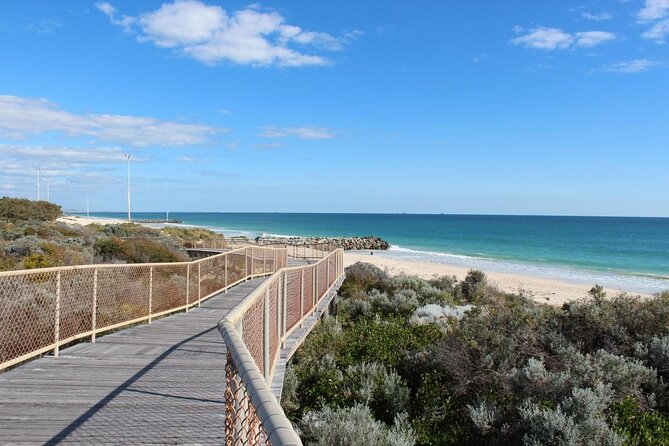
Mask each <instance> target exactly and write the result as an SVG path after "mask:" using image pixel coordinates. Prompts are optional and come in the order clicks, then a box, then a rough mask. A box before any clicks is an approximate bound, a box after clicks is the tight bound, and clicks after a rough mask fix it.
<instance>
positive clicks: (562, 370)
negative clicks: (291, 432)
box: [285, 265, 669, 446]
mask: <svg viewBox="0 0 669 446" xmlns="http://www.w3.org/2000/svg"><path fill="white" fill-rule="evenodd" d="M348 280H349V278H347V281H348ZM351 280H352V281H353V283H352V284H348V283H346V282H345V287H346V288H347V293H346V295H343V296H342V299H341V300H340V305H339V310H340V311H339V315H338V320H336V321H334V320H328V321H325V322H324V323H323V324H320V325H318V326H317V327H316V328H315V329H314V330H313V332H312V334H310V335H309V337H307V339H306V341H305V343H304V344H303V345H302V346H301V347H300V349H299V350H298V351H297V353H296V354H295V356H294V357H293V363H292V365H291V370H293V371H294V374H295V379H294V380H293V378H290V379H291V380H292V381H293V384H291V385H292V386H296V389H297V390H295V391H293V390H291V391H290V395H292V396H291V397H290V398H289V399H288V400H289V401H290V402H289V404H288V405H287V406H285V407H286V410H287V413H288V415H289V416H290V417H291V419H292V420H294V421H295V422H296V423H297V424H298V425H300V426H304V427H305V429H307V428H306V425H307V424H309V425H310V426H311V427H309V428H308V429H311V428H312V427H313V425H311V424H310V423H309V420H311V421H313V420H318V419H320V418H318V417H316V418H312V417H313V416H314V414H321V413H326V412H327V413H328V414H333V413H337V414H339V415H338V416H339V417H341V418H344V415H343V414H347V415H346V417H348V416H350V413H351V412H352V410H353V407H357V408H358V409H357V412H356V414H357V416H359V417H361V418H360V419H363V418H364V419H366V420H368V421H369V420H371V421H373V422H374V423H379V426H392V425H393V424H394V418H395V417H396V416H398V415H397V414H400V415H401V414H403V413H406V419H407V420H408V422H410V424H411V426H412V432H413V438H414V439H415V441H416V443H417V444H418V445H421V446H422V445H468V444H560V445H562V444H567V445H586V444H604V445H607V444H608V445H617V444H623V443H625V444H666V443H667V442H666V441H664V439H665V438H666V437H667V436H668V435H669V430H668V425H667V420H668V419H669V392H668V390H667V385H666V380H667V367H668V365H669V293H664V294H659V295H657V296H655V297H654V298H650V299H641V298H638V297H633V296H628V295H620V296H613V297H608V296H607V297H594V298H593V297H590V298H589V299H582V300H580V301H574V302H571V303H569V304H567V305H564V306H563V307H562V308H557V307H553V306H548V305H544V304H538V303H535V302H532V301H529V300H527V299H525V298H523V297H521V296H517V295H513V294H507V293H504V292H501V291H499V290H497V289H495V288H493V287H491V286H489V285H487V283H486V280H485V276H484V275H482V274H477V273H475V272H472V273H471V274H470V277H469V280H465V281H463V282H462V283H457V282H454V281H452V280H449V279H444V280H443V282H439V279H432V280H430V281H427V280H423V279H420V278H417V277H411V276H403V277H397V278H389V277H387V274H385V272H383V271H381V270H378V268H373V267H369V268H368V267H365V266H362V265H357V266H356V268H355V273H354V277H353V278H352V279H351ZM465 282H467V284H466V285H464V288H463V283H465ZM602 292H603V290H602ZM432 299H434V301H432ZM378 383H383V384H382V385H381V384H378ZM333 388H336V389H338V390H336V391H335V390H333ZM398 395H399V396H398ZM403 395H408V396H407V397H406V398H405V397H404V396H403ZM291 404H292V406H291ZM363 412H364V413H367V414H369V415H370V416H371V418H369V417H367V416H365V417H362V416H361V415H360V414H361V413H363ZM307 414H309V416H307ZM333 417H334V415H333ZM371 421H370V422H371ZM349 422H351V423H353V424H354V425H356V426H359V424H355V422H353V421H351V420H349ZM305 423H306V424H305ZM316 424H318V423H316ZM308 429H307V430H305V431H304V436H303V438H304V439H305V443H306V444H319V443H316V441H318V440H316V437H315V436H309V435H312V434H314V433H315V431H311V430H309V431H308ZM368 429H370V430H373V429H374V427H372V426H371V425H368ZM307 431H308V432H310V434H308V435H307ZM319 432H320V431H319ZM333 435H334V434H333ZM360 435H362V436H360V437H359V438H361V439H362V441H366V440H365V438H366V437H364V435H363V434H360ZM319 438H320V437H319ZM328 438H329V439H330V438H334V439H335V440H332V441H340V440H341V437H328ZM649 438H652V440H648V439H649ZM655 439H660V440H655ZM324 441H325V440H324ZM342 441H345V440H342ZM663 441H664V443H663ZM323 444H325V443H323ZM328 444H330V443H328ZM333 444H338V443H333ZM342 444H348V443H345V442H344V443H342ZM350 444H361V442H360V441H359V440H358V439H357V438H356V440H355V441H352V443H350Z"/></svg>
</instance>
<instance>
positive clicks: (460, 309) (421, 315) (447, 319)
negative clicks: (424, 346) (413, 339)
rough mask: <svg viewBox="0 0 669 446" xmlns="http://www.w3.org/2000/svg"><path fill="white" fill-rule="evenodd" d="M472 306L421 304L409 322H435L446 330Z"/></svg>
mask: <svg viewBox="0 0 669 446" xmlns="http://www.w3.org/2000/svg"><path fill="white" fill-rule="evenodd" d="M472 308H474V307H473V306H472V305H462V306H455V307H451V306H450V305H448V304H446V305H444V306H440V305H436V304H428V305H423V306H422V307H419V308H417V309H416V311H415V313H414V314H413V316H411V319H410V320H409V322H410V323H412V324H415V325H425V324H435V325H436V326H438V327H439V328H441V329H442V330H443V331H445V332H447V331H449V329H450V326H451V325H452V324H453V322H454V321H460V320H462V319H463V318H464V317H465V314H466V313H467V312H468V311H470V310H471V309H472Z"/></svg>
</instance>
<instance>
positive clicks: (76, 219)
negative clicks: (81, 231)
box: [57, 215, 126, 226]
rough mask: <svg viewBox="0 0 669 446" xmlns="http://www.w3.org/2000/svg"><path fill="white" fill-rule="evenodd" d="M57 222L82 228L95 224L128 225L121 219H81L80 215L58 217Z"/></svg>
mask: <svg viewBox="0 0 669 446" xmlns="http://www.w3.org/2000/svg"><path fill="white" fill-rule="evenodd" d="M57 221H59V222H62V223H68V224H71V225H82V226H86V225H90V224H93V223H97V224H99V225H115V224H119V223H126V220H122V219H120V218H102V217H80V216H78V215H64V216H62V217H58V219H57Z"/></svg>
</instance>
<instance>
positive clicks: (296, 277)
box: [286, 270, 302, 331]
mask: <svg viewBox="0 0 669 446" xmlns="http://www.w3.org/2000/svg"><path fill="white" fill-rule="evenodd" d="M286 281H287V282H286V331H289V330H290V329H292V328H293V327H294V326H295V325H297V323H298V322H299V321H300V319H302V313H301V311H300V284H301V281H302V272H301V271H299V270H298V271H288V272H287V273H286Z"/></svg>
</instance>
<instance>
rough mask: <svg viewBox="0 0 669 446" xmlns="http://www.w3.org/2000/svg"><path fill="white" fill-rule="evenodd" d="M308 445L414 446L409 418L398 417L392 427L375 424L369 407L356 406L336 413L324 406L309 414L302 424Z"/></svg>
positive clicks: (376, 422) (304, 437) (380, 423)
mask: <svg viewBox="0 0 669 446" xmlns="http://www.w3.org/2000/svg"><path fill="white" fill-rule="evenodd" d="M300 426H301V429H302V436H303V439H304V440H305V443H306V444H311V445H318V446H332V445H341V446H349V445H350V446H352V445H365V446H413V445H415V444H416V440H415V437H414V433H413V430H412V428H411V426H410V424H409V422H408V420H407V418H406V416H398V417H397V419H396V420H395V422H394V423H393V426H392V427H390V428H389V427H387V426H386V425H385V424H384V423H382V422H380V421H376V420H375V419H374V417H373V415H372V413H371V412H370V410H369V408H368V407H366V406H364V405H361V404H357V405H355V406H353V407H349V408H342V409H336V410H333V409H331V408H329V407H325V408H323V409H321V410H319V411H313V412H309V413H307V414H306V415H305V416H304V418H303V420H302V423H301V425H300Z"/></svg>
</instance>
